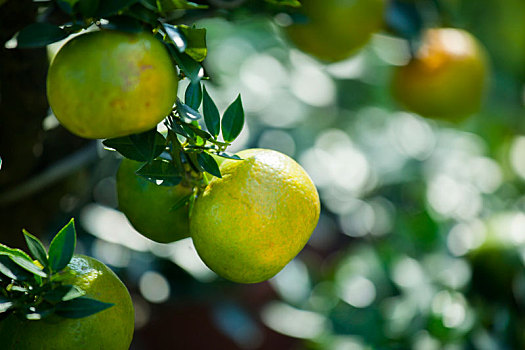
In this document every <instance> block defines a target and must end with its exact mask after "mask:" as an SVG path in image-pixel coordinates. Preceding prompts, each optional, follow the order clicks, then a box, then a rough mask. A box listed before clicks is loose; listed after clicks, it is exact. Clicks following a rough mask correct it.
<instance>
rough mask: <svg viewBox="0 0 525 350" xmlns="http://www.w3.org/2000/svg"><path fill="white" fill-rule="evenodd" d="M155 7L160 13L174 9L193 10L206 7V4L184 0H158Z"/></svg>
mask: <svg viewBox="0 0 525 350" xmlns="http://www.w3.org/2000/svg"><path fill="white" fill-rule="evenodd" d="M157 7H158V9H159V11H160V12H161V13H162V14H164V15H165V14H166V13H167V12H172V11H175V10H195V9H205V8H208V6H206V5H199V4H196V3H194V2H190V1H186V0H158V1H157Z"/></svg>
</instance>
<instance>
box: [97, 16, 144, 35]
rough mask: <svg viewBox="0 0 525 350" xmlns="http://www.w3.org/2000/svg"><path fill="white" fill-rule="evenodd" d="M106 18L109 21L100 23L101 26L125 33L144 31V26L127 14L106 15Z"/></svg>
mask: <svg viewBox="0 0 525 350" xmlns="http://www.w3.org/2000/svg"><path fill="white" fill-rule="evenodd" d="M107 20H108V21H109V22H108V23H104V24H102V25H101V27H102V28H105V29H110V30H118V31H121V32H127V33H141V32H143V31H144V27H143V25H142V23H141V22H140V21H139V20H136V19H134V18H131V17H128V16H112V17H108V18H107Z"/></svg>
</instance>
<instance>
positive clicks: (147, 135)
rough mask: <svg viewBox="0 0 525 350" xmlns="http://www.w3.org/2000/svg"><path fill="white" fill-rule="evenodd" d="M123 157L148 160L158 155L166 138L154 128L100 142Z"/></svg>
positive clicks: (162, 149) (139, 160)
mask: <svg viewBox="0 0 525 350" xmlns="http://www.w3.org/2000/svg"><path fill="white" fill-rule="evenodd" d="M102 143H103V144H104V146H106V147H109V148H111V149H114V150H116V151H117V152H118V153H120V154H122V155H123V156H124V157H126V158H129V159H133V160H136V161H138V162H149V161H151V160H153V159H155V158H156V157H158V156H159V155H160V154H161V153H162V152H163V151H164V149H165V148H166V139H165V138H164V136H162V134H161V133H159V132H158V131H157V130H156V129H152V130H150V131H146V132H143V133H140V134H134V135H129V136H124V137H118V138H114V139H107V140H104V141H103V142H102Z"/></svg>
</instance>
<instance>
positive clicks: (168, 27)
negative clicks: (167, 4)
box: [162, 23, 187, 52]
mask: <svg viewBox="0 0 525 350" xmlns="http://www.w3.org/2000/svg"><path fill="white" fill-rule="evenodd" d="M162 26H163V27H164V30H165V31H166V34H167V35H168V38H169V39H170V40H171V41H172V42H173V44H174V45H175V47H176V48H177V50H178V51H179V52H184V50H186V47H187V42H186V37H185V36H184V34H183V33H182V32H181V31H180V30H179V28H178V27H177V26H174V25H172V24H168V23H164V24H163V25H162Z"/></svg>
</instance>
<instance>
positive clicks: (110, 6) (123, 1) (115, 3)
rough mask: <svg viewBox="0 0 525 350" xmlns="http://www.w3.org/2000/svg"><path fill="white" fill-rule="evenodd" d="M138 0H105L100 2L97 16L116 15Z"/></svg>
mask: <svg viewBox="0 0 525 350" xmlns="http://www.w3.org/2000/svg"><path fill="white" fill-rule="evenodd" d="M136 2H138V0H103V1H101V2H100V6H99V7H98V10H97V13H96V14H95V15H96V17H104V18H106V17H107V16H111V15H116V14H117V13H118V12H119V11H121V10H124V9H127V8H129V7H130V6H131V5H133V4H134V3H136Z"/></svg>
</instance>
